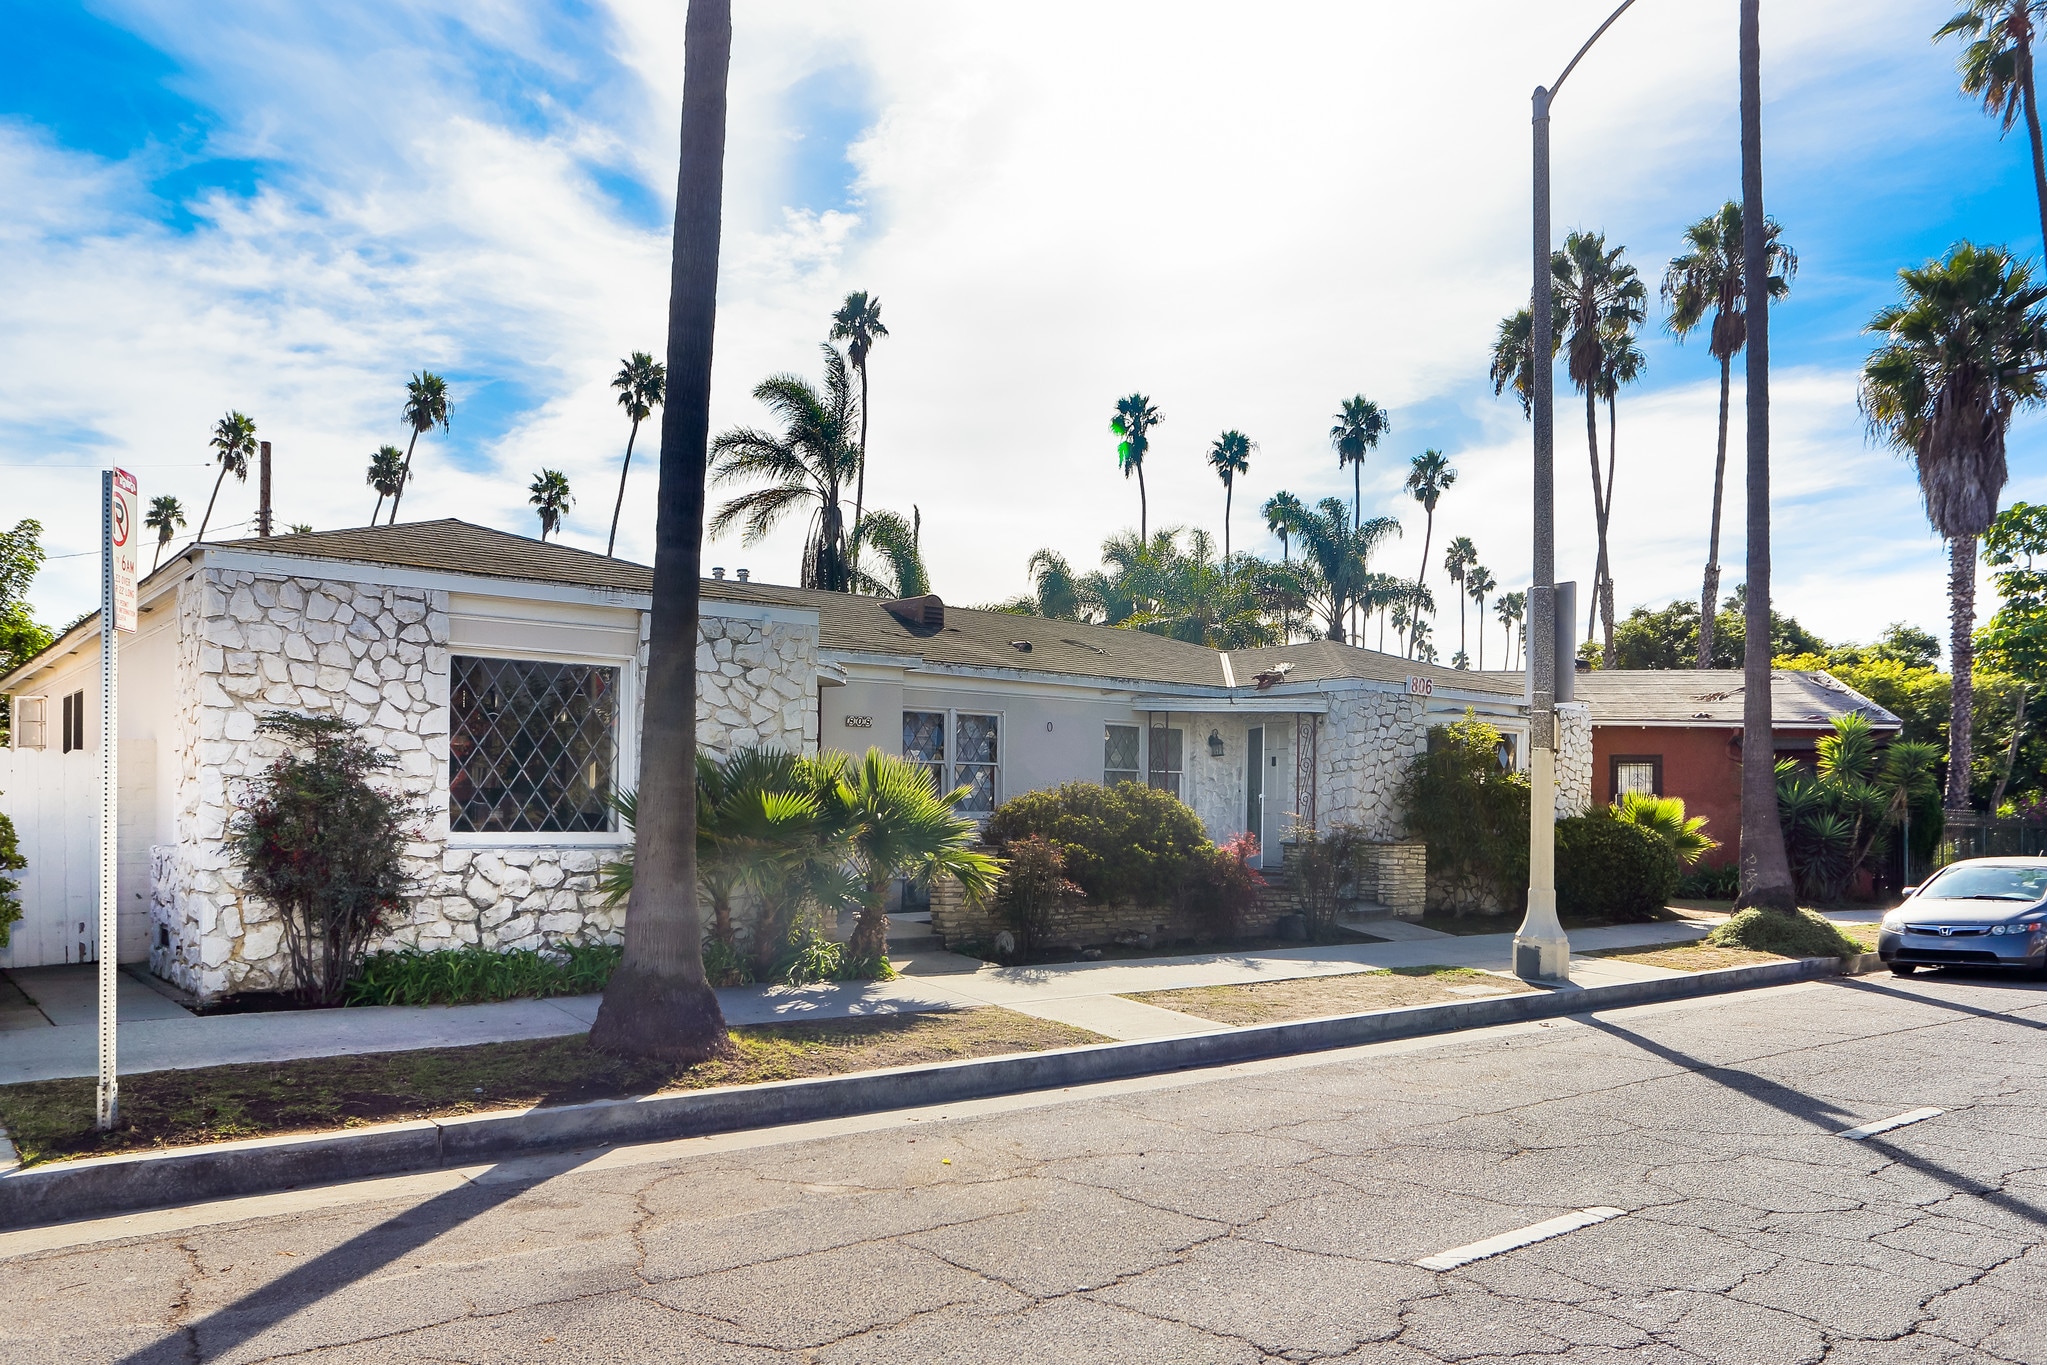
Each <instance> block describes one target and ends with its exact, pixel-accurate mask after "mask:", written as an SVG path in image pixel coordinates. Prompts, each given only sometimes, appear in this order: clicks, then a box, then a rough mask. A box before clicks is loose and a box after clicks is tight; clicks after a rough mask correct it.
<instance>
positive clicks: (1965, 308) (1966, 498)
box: [1862, 242, 2047, 811]
mask: <svg viewBox="0 0 2047 1365" xmlns="http://www.w3.org/2000/svg"><path fill="white" fill-rule="evenodd" d="M1898 278H1899V279H1900V280H1901V281H1902V282H1903V286H1904V288H1903V292H1904V298H1903V300H1902V301H1901V302H1898V303H1895V304H1892V305H1891V306H1890V307H1888V308H1885V309H1883V310H1881V311H1880V312H1878V313H1877V315H1876V316H1875V317H1874V318H1872V319H1871V320H1870V324H1869V330H1870V331H1872V332H1881V333H1883V334H1884V335H1885V338H1886V339H1885V342H1884V344H1883V345H1882V346H1880V347H1879V348H1878V349H1877V351H1876V353H1875V354H1873V355H1871V356H1870V358H1869V361H1868V363H1867V364H1865V365H1864V366H1863V371H1862V410H1863V412H1864V414H1865V415H1866V416H1867V417H1868V419H1869V424H1870V429H1871V430H1872V431H1873V432H1874V433H1875V434H1876V435H1877V436H1878V437H1880V438H1881V439H1883V440H1884V441H1885V442H1887V443H1888V444H1890V445H1892V446H1894V447H1896V448H1897V449H1898V450H1899V451H1901V452H1903V453H1904V454H1906V455H1908V456H1909V457H1910V458H1911V459H1912V461H1913V462H1914V464H1915V465H1916V466H1917V468H1918V473H1919V491H1920V493H1921V495H1922V496H1923V497H1924V499H1925V502H1926V518H1927V520H1928V521H1930V522H1931V523H1932V524H1933V529H1934V530H1935V532H1937V533H1938V534H1939V535H1940V536H1941V537H1942V538H1944V539H1945V540H1946V541H1947V542H1948V555H1949V564H1950V566H1951V567H1950V572H1949V576H1948V593H1949V621H1950V623H1951V633H1950V635H1949V640H1948V648H1949V650H1950V656H1949V662H1950V664H1951V666H1952V671H1953V676H1954V686H1953V688H1952V689H1951V710H1950V712H1949V720H1948V782H1947V806H1948V809H1950V810H1957V811H1958V810H1962V809H1965V808H1966V807H1967V805H1968V801H1969V777H1970V771H1969V769H1970V760H1971V757H1972V755H1971V748H1970V738H1971V737H1970V717H1971V714H1972V706H1973V699H1974V693H1975V687H1974V669H1973V665H1974V659H1975V647H1974V631H1975V624H1976V538H1977V537H1978V536H1980V535H1982V534H1983V533H1984V532H1985V531H1987V530H1989V529H1990V523H1991V522H1992V521H1993V520H1994V519H1995V518H1996V516H1997V499H1998V495H1999V494H2000V493H2001V492H2002V491H2003V489H2004V484H2005V479H2006V477H2007V470H2006V467H2005V456H2004V442H2005V433H2006V431H2007V430H2008V429H2009V428H2010V426H2011V419H2012V415H2013V414H2014V413H2015V412H2017V411H2018V410H2019V409H2020V408H2022V407H2029V406H2032V405H2033V404H2036V403H2038V402H2040V401H2041V399H2042V397H2043V396H2047V394H2043V388H2042V383H2041V377H2040V372H2041V369H2042V367H2043V366H2047V308H2043V307H2042V306H2041V305H2042V303H2043V301H2047V286H2041V285H2036V284H2034V283H2033V279H2032V271H2031V269H2030V267H2029V266H2028V265H2027V264H2026V263H2025V262H2023V261H2019V260H2015V259H2013V258H2012V257H2011V256H2010V255H2009V254H2007V253H2006V252H2005V251H2004V250H2003V249H2002V248H1999V247H1977V246H1972V245H1971V244H1969V243H1968V242H1962V243H1959V244H1957V245H1956V246H1955V247H1954V248H1952V249H1951V250H1950V251H1949V252H1948V254H1947V257H1946V258H1945V259H1944V260H1939V261H1929V262H1928V263H1927V264H1926V265H1924V266H1922V267H1920V268H1919V269H1917V270H1911V269H1907V270H1901V271H1899V272H1898Z"/></svg>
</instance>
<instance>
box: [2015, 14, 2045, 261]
mask: <svg viewBox="0 0 2047 1365" xmlns="http://www.w3.org/2000/svg"><path fill="white" fill-rule="evenodd" d="M2018 50H2019V51H2018V58H2019V86H2020V89H2021V90H2022V91H2023V92H2024V94H2025V107H2026V136H2027V138H2028V139H2030V140H2031V142H2032V144H2033V194H2034V197H2035V200H2036V201H2037V202H2038V204H2039V206H2040V239H2041V241H2042V243H2043V244H2047V152H2043V151H2042V149H2041V146H2040V111H2039V108H2038V107H2037V106H2036V104H2035V103H2034V98H2033V40H2032V36H2031V34H2029V33H2023V32H2022V33H2020V34H2019V35H2018Z"/></svg>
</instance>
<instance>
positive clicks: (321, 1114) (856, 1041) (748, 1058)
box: [0, 1008, 1106, 1165]
mask: <svg viewBox="0 0 2047 1365" xmlns="http://www.w3.org/2000/svg"><path fill="white" fill-rule="evenodd" d="M729 1036H730V1040H731V1047H730V1049H729V1050H728V1052H727V1053H726V1055H724V1056H722V1057H717V1058H713V1059H712V1060H710V1061H707V1062H701V1063H699V1064H697V1065H696V1066H692V1067H684V1068H676V1067H673V1066H668V1065H665V1064H662V1063H653V1062H641V1061H631V1060H627V1059H623V1058H619V1057H615V1056H612V1055H610V1054H609V1053H603V1052H598V1051H595V1050H594V1049H592V1048H591V1047H590V1046H589V1042H588V1038H587V1035H584V1034H576V1035H574V1036H572V1037H567V1038H543V1039H533V1040H529V1041H523V1042H515V1043H483V1044H479V1045H477V1046H473V1047H450V1048H426V1049H422V1050H420V1051H417V1052H381V1053H367V1054H364V1055H361V1056H354V1057H314V1058H305V1059H302V1060H298V1061H290V1062H251V1063H244V1064H241V1065H236V1066H214V1067H202V1068H198V1069H196V1070H192V1071H151V1072H146V1073H144V1074H142V1075H139V1076H123V1077H122V1078H121V1119H122V1126H121V1127H120V1128H119V1129H118V1130H116V1131H115V1132H112V1133H100V1132H97V1131H96V1130H95V1129H94V1128H93V1126H92V1120H93V1084H94V1083H93V1081H92V1080H91V1079H90V1078H85V1079H75V1080H60V1081H32V1082H28V1083H25V1084H21V1085H9V1086H0V1127H4V1128H5V1129H6V1130H7V1132H8V1135H9V1136H10V1137H11V1138H12V1139H13V1141H14V1145H15V1147H16V1148H17V1149H18V1150H19V1151H20V1153H21V1157H22V1161H23V1162H24V1163H25V1164H30V1165H33V1164H35V1163H37V1162H43V1161H53V1160H59V1159H62V1158H65V1157H76V1156H97V1155H101V1154H104V1153H107V1152H122V1151H136V1150H141V1149H148V1148H157V1147H180V1146H186V1145H189V1144H192V1143H202V1142H226V1141H231V1140H234V1139H237V1138H251V1137H270V1136H275V1135H277V1134H281V1133H302V1132H320V1131H326V1130H332V1129H337V1128H354V1127H360V1126H362V1125H365V1124H371V1123H388V1122H392V1121H395V1120H400V1119H423V1118H442V1117H448V1116H451V1115H456V1114H469V1113H475V1112H478V1111H480V1110H486V1109H518V1108H527V1107H531V1106H536V1105H561V1104H581V1103H583V1102H585V1101H588V1100H603V1099H617V1098H621V1097H624V1096H629V1095H655V1094H661V1093H664V1092H669V1091H678V1090H698V1089H703V1088H706V1087H709V1086H716V1085H753V1084H758V1083H760V1082H762V1081H783V1080H790V1079H793V1078H796V1077H800V1076H831V1075H839V1074H842V1073H845V1072H850V1071H873V1070H876V1069H879V1068H881V1067H891V1066H912V1065H916V1064H918V1063H924V1062H952V1061H961V1060H964V1059H967V1058H972V1057H993V1056H998V1055H1001V1054H1003V1053H1013V1052H1040V1051H1044V1050H1045V1049H1048V1048H1056V1047H1073V1046H1077V1045H1080V1044H1084V1043H1099V1042H1104V1041H1106V1040H1105V1039H1103V1038H1101V1037H1099V1036H1097V1035H1095V1034H1093V1033H1089V1032H1088V1031H1087V1030H1085V1029H1078V1028H1073V1027H1071V1026H1069V1025H1066V1024H1057V1023H1052V1022H1050V1021H1049V1020H1043V1019H1033V1018H1030V1017H1029V1016H1027V1015H1022V1014H1015V1013H1012V1012H1011V1011H1009V1010H1004V1009H993V1008H989V1009H974V1010H960V1011H953V1012H946V1013H936V1014H893V1015H875V1016H868V1017H866V1018H861V1019H836V1020H827V1021H819V1022H816V1023H801V1024H774V1025H764V1026H761V1027H756V1028H741V1029H734V1030H733V1031H732V1032H731V1034H730V1035H729Z"/></svg>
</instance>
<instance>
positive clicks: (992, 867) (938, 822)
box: [819, 749, 1002, 962]
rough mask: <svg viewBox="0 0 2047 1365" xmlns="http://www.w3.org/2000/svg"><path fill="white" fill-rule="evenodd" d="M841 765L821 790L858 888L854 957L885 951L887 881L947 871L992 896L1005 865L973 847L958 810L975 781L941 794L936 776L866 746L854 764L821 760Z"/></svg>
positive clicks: (868, 958) (866, 958) (839, 757)
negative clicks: (844, 843) (843, 841)
mask: <svg viewBox="0 0 2047 1365" xmlns="http://www.w3.org/2000/svg"><path fill="white" fill-rule="evenodd" d="M819 761H820V762H821V763H834V762H835V763H836V764H837V765H838V773H837V780H836V781H834V782H832V783H830V784H829V785H828V786H827V787H826V789H825V793H824V807H825V812H826V815H827V818H829V819H830V820H831V821H832V823H833V824H834V825H835V826H836V827H837V828H839V829H841V830H843V831H845V836H846V841H847V844H848V852H849V861H850V862H851V863H852V865H853V868H854V870H855V872H856V873H857V874H858V876H859V880H860V886H861V896H860V918H859V920H858V921H857V922H856V923H855V924H854V926H853V936H852V937H851V938H850V939H849V940H847V943H846V956H847V957H848V958H850V959H851V960H853V961H854V962H878V961H880V960H882V959H883V958H885V957H886V956H887V955H888V908H887V901H886V897H887V893H888V888H889V883H891V882H893V881H894V880H895V879H896V878H897V877H901V876H909V877H912V878H914V879H916V880H918V881H921V882H927V883H928V882H929V881H930V880H931V878H932V877H934V876H941V875H942V876H949V877H952V878H953V879H955V880H956V881H958V882H959V883H960V885H961V886H962V887H963V888H965V890H966V892H967V895H968V896H969V897H971V898H972V899H974V900H980V899H982V898H983V897H986V896H988V895H990V894H991V893H993V891H994V890H995V882H996V878H997V877H998V876H999V875H1000V873H1001V869H1002V865H1001V864H1000V863H998V862H997V861H996V860H995V859H993V858H991V857H989V856H988V855H987V854H985V853H980V852H977V851H975V849H974V846H973V845H974V841H975V839H976V838H977V837H978V831H977V830H976V829H975V827H974V822H973V821H972V820H969V819H966V818H965V817H963V816H960V815H956V814H954V812H953V808H954V807H955V806H957V805H958V804H959V803H960V802H961V801H964V800H966V799H967V797H969V796H971V795H972V794H973V788H972V787H971V786H961V787H956V788H954V789H953V790H952V791H949V792H944V793H940V792H938V791H936V790H934V789H933V787H932V785H931V774H930V772H929V771H927V770H926V769H925V768H923V767H922V766H920V765H918V764H915V763H912V762H910V761H909V760H908V759H904V758H898V757H896V756H895V755H893V754H885V753H883V752H882V751H881V750H879V749H869V750H868V751H867V755H866V757H864V758H862V759H861V760H860V761H859V763H858V764H855V763H854V762H853V761H852V760H851V759H850V758H848V757H846V756H845V755H843V754H833V755H829V756H826V757H821V758H820V760H819Z"/></svg>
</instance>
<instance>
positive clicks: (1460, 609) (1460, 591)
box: [1457, 583, 1470, 663]
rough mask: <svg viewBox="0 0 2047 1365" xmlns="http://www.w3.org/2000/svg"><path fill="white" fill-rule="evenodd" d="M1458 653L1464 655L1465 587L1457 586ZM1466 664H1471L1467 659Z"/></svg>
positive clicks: (1460, 584)
mask: <svg viewBox="0 0 2047 1365" xmlns="http://www.w3.org/2000/svg"><path fill="white" fill-rule="evenodd" d="M1457 652H1458V653H1459V654H1462V653H1464V585H1463V584H1462V583H1459V584H1458V585H1457ZM1465 662H1466V663H1469V662H1470V659H1469V658H1468V657H1467V658H1466V660H1465Z"/></svg>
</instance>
